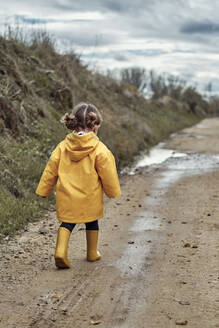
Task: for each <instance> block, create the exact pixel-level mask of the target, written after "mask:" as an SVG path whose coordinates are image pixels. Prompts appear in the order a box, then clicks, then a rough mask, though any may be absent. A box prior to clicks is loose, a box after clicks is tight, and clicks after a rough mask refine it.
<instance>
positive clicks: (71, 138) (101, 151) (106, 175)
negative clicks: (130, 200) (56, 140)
mask: <svg viewBox="0 0 219 328" xmlns="http://www.w3.org/2000/svg"><path fill="white" fill-rule="evenodd" d="M55 184H56V211H57V217H58V219H59V221H62V222H69V223H82V222H91V221H94V220H97V219H100V218H102V217H103V214H104V213H103V190H104V192H105V193H106V195H107V196H108V197H110V198H115V197H117V196H119V195H120V193H121V191H120V185H119V180H118V175H117V170H116V165H115V160H114V156H113V155H112V153H111V152H110V150H109V149H108V148H107V147H106V146H105V145H104V144H103V143H102V142H101V141H100V140H99V138H98V137H97V136H96V135H95V134H94V133H93V132H89V133H87V134H84V135H77V134H75V133H74V132H72V133H70V134H68V135H67V136H66V138H65V140H63V141H62V142H61V143H60V144H58V146H57V147H56V149H55V150H54V151H53V153H52V155H51V158H50V160H49V162H48V164H47V166H46V168H45V170H44V172H43V175H42V177H41V179H40V182H39V185H38V187H37V190H36V193H37V194H38V195H40V196H44V197H45V196H49V194H50V193H51V191H52V189H53V187H54V185H55Z"/></svg>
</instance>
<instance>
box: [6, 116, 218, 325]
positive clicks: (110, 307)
mask: <svg viewBox="0 0 219 328" xmlns="http://www.w3.org/2000/svg"><path fill="white" fill-rule="evenodd" d="M164 148H168V149H175V150H177V151H182V152H183V154H181V157H171V158H169V159H168V160H167V161H165V162H164V163H162V164H159V165H152V166H150V167H146V168H143V169H141V170H138V172H136V174H135V175H124V176H122V177H121V186H122V191H123V194H122V196H121V197H120V198H119V199H116V200H106V210H105V218H104V219H103V220H101V221H100V229H101V232H100V241H99V249H100V251H101V253H102V259H101V260H100V261H99V262H97V263H88V262H86V261H85V255H86V248H85V231H84V226H83V225H79V226H78V227H77V228H76V229H75V231H74V232H73V233H72V236H71V240H70V246H69V258H70V261H71V263H72V268H71V269H69V270H57V269H56V268H55V266H54V261H53V253H54V247H55V242H56V231H57V228H58V222H56V219H55V213H54V212H51V213H50V214H48V213H45V216H44V217H42V219H41V220H40V221H39V222H36V223H33V224H30V225H29V226H28V227H27V228H26V231H24V232H20V233H18V234H17V235H16V236H15V237H14V238H13V239H9V240H4V241H3V243H2V244H1V246H0V255H1V257H0V259H1V267H0V280H1V288H0V328H12V327H13V328H15V327H16V328H26V327H32V328H38V327H40V328H44V327H45V328H47V327H51V328H64V327H66V328H70V327H74V328H77V327H80V328H85V327H92V326H93V325H97V326H98V327H100V328H101V327H103V328H117V327H118V328H135V327H138V328H146V327H147V328H162V327H165V328H171V327H178V326H186V327H191V328H202V327H203V328H211V327H212V328H213V327H219V242H218V240H219V239H218V236H219V219H218V218H219V183H218V181H219V119H208V120H204V121H203V122H201V123H200V124H199V125H198V126H196V127H192V128H190V129H186V130H183V131H182V132H181V133H179V134H177V135H173V136H172V137H171V138H170V139H169V140H168V141H167V142H166V143H165V145H164Z"/></svg>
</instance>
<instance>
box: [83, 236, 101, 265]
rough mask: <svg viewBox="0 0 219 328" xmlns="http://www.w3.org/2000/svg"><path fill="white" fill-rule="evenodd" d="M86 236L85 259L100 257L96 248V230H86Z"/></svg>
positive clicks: (91, 260) (91, 259) (92, 259)
mask: <svg viewBox="0 0 219 328" xmlns="http://www.w3.org/2000/svg"><path fill="white" fill-rule="evenodd" d="M86 237H87V260H88V261H90V262H94V261H97V260H99V259H100V258H101V255H100V253H99V252H98V250H97V244H98V230H86Z"/></svg>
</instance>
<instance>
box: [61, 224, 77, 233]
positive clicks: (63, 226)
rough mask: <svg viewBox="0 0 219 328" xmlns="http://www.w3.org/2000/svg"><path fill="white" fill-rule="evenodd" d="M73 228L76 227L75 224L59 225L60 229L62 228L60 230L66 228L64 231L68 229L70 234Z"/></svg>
mask: <svg viewBox="0 0 219 328" xmlns="http://www.w3.org/2000/svg"><path fill="white" fill-rule="evenodd" d="M75 226H76V224H75V223H68V222H62V224H61V225H60V227H62V228H66V229H68V230H69V231H70V232H72V230H73V229H74V227H75Z"/></svg>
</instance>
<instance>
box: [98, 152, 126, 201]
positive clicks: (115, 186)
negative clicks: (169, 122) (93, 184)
mask: <svg viewBox="0 0 219 328" xmlns="http://www.w3.org/2000/svg"><path fill="white" fill-rule="evenodd" d="M96 170H97V173H98V175H99V177H100V179H101V182H102V186H103V190H104V192H105V194H106V195H107V196H108V197H109V198H116V197H118V196H119V195H120V194H121V189H120V184H119V179H118V174H117V170H116V163H115V159H114V156H113V154H112V153H111V151H110V150H109V149H107V150H106V151H105V152H104V153H101V154H99V155H98V156H97V158H96Z"/></svg>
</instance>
